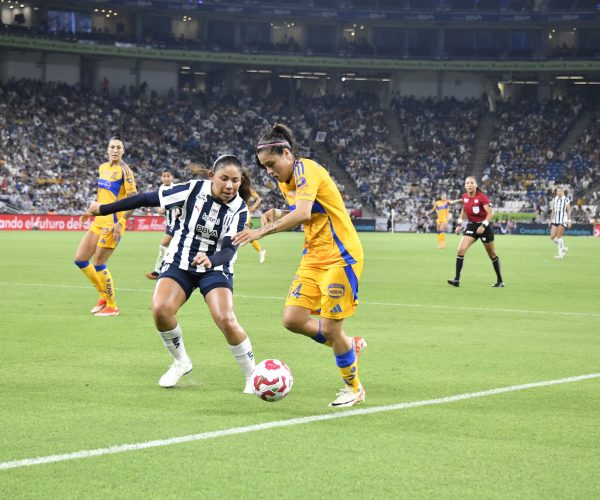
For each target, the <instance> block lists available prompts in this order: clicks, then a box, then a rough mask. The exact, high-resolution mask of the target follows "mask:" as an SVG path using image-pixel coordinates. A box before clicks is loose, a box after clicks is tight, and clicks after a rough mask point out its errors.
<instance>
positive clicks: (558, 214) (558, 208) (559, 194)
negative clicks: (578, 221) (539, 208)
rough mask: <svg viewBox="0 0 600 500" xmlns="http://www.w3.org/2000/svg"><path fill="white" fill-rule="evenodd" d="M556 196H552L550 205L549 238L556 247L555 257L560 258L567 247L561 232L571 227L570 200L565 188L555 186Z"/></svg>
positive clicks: (564, 253)
mask: <svg viewBox="0 0 600 500" xmlns="http://www.w3.org/2000/svg"><path fill="white" fill-rule="evenodd" d="M555 194H556V196H555V197H554V198H552V201H551V202H550V207H552V213H551V214H550V221H549V222H550V239H551V240H552V241H553V242H554V244H555V245H556V246H557V247H558V254H557V255H555V256H554V258H555V259H562V258H563V257H564V256H565V255H566V253H567V250H568V248H567V247H566V246H565V242H564V240H563V234H564V232H565V228H566V227H571V200H569V198H568V197H567V195H566V193H565V190H564V189H563V188H561V187H557V188H556V190H555Z"/></svg>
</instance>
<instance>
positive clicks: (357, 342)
mask: <svg viewBox="0 0 600 500" xmlns="http://www.w3.org/2000/svg"><path fill="white" fill-rule="evenodd" d="M352 340H353V341H354V353H355V354H356V356H357V357H358V356H360V353H361V352H363V351H364V350H365V349H366V348H367V341H366V340H365V339H364V338H363V337H354V338H353V339H352Z"/></svg>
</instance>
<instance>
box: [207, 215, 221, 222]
mask: <svg viewBox="0 0 600 500" xmlns="http://www.w3.org/2000/svg"><path fill="white" fill-rule="evenodd" d="M202 220H205V221H206V222H212V223H213V224H219V223H220V222H221V219H219V218H218V217H213V216H212V215H210V214H202Z"/></svg>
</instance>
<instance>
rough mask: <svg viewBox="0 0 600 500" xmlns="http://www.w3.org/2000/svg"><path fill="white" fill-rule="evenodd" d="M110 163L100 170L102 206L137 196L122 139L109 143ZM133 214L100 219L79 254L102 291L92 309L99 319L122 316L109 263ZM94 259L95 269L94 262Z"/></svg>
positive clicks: (86, 216) (85, 217) (77, 260)
mask: <svg viewBox="0 0 600 500" xmlns="http://www.w3.org/2000/svg"><path fill="white" fill-rule="evenodd" d="M107 153H108V161H107V162H106V163H103V164H102V165H100V166H99V167H98V196H97V201H98V203H101V204H106V203H112V202H114V201H117V200H120V199H122V198H125V197H126V196H130V195H133V194H135V193H136V192H137V190H136V187H135V179H134V177H133V172H132V171H131V169H130V168H129V167H128V166H127V164H126V163H125V162H124V161H123V154H124V153H125V146H124V145H123V141H121V138H120V137H119V136H114V137H112V138H111V139H110V141H109V143H108V149H107ZM130 215H131V211H129V212H119V213H116V214H112V215H106V216H98V217H96V218H95V219H94V222H93V223H92V224H91V225H90V228H89V229H88V231H87V232H86V233H85V235H84V236H83V238H82V239H81V242H80V243H79V247H77V251H76V253H75V264H76V265H77V267H79V268H80V269H81V270H82V271H83V273H84V274H85V275H86V277H87V278H88V279H89V280H90V281H91V282H92V284H93V285H94V287H96V290H98V294H99V296H100V297H99V299H98V302H97V304H96V305H95V306H94V307H93V308H92V311H91V312H92V314H95V315H96V316H118V314H119V308H118V307H117V304H116V302H115V283H114V281H113V279H112V276H111V274H110V271H109V270H108V267H107V265H106V263H107V262H108V259H109V257H110V256H111V255H112V253H113V252H114V250H115V248H116V247H117V245H118V243H119V241H120V240H121V237H122V236H123V233H124V232H125V223H126V220H127V219H128V218H129V216H130ZM89 218H90V214H89V213H87V212H86V213H85V214H83V215H82V216H81V217H80V220H81V222H86V221H87V220H88V219H89ZM92 257H94V265H91V264H90V259H91V258H92Z"/></svg>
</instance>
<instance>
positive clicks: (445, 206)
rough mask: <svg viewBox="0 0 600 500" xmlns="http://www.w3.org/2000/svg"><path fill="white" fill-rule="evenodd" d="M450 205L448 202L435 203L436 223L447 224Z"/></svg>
mask: <svg viewBox="0 0 600 500" xmlns="http://www.w3.org/2000/svg"><path fill="white" fill-rule="evenodd" d="M449 207H450V204H449V203H448V200H446V201H444V200H437V201H436V202H435V211H436V212H437V221H438V222H448V210H449Z"/></svg>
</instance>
